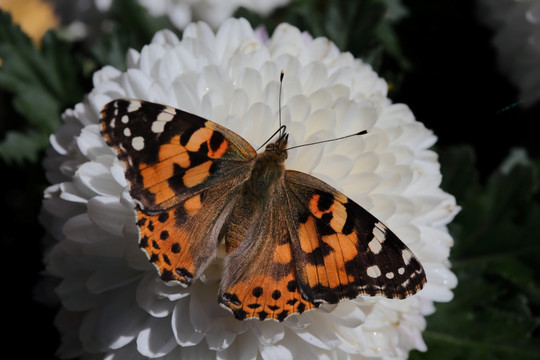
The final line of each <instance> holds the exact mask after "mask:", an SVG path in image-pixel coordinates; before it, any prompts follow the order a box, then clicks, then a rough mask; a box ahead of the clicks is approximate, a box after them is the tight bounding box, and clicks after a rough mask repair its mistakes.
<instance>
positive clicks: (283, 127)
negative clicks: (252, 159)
mask: <svg viewBox="0 0 540 360" xmlns="http://www.w3.org/2000/svg"><path fill="white" fill-rule="evenodd" d="M284 76H285V72H284V71H283V70H281V75H280V76H279V98H278V118H279V128H278V129H277V131H276V132H275V133H273V134H272V136H270V137H269V138H268V140H266V141H265V142H264V144H262V145H261V146H259V147H258V148H257V151H259V150H260V149H261V148H262V147H263V146H264V145H266V144H268V143H269V142H270V140H272V139H273V138H274V136H276V135H277V134H278V133H279V138H280V139H281V138H283V135H284V134H285V129H286V128H287V127H286V126H285V125H281V92H282V89H283V77H284Z"/></svg>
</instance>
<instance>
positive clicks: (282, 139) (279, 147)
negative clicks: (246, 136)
mask: <svg viewBox="0 0 540 360" xmlns="http://www.w3.org/2000/svg"><path fill="white" fill-rule="evenodd" d="M288 140H289V134H288V133H286V132H285V131H283V132H282V133H281V134H280V136H279V138H278V139H277V140H276V142H273V143H270V144H268V145H266V148H265V151H267V152H270V153H273V154H276V155H278V156H279V157H280V158H281V159H283V161H285V160H287V156H288V154H287V142H288Z"/></svg>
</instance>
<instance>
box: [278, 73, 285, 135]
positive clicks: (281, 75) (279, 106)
mask: <svg viewBox="0 0 540 360" xmlns="http://www.w3.org/2000/svg"><path fill="white" fill-rule="evenodd" d="M284 76H285V72H284V71H283V70H281V74H280V75H279V98H278V117H279V128H280V129H281V130H283V132H282V133H281V134H280V135H279V137H280V138H281V137H282V136H283V133H284V132H285V127H283V126H282V125H281V93H282V91H283V77H284Z"/></svg>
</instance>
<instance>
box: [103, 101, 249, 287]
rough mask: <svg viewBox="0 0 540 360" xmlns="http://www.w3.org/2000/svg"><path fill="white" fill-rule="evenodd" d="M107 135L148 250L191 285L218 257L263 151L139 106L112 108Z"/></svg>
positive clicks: (197, 121)
mask: <svg viewBox="0 0 540 360" xmlns="http://www.w3.org/2000/svg"><path fill="white" fill-rule="evenodd" d="M101 131H102V134H103V136H104V137H105V139H106V140H107V143H108V144H109V145H111V146H112V147H113V148H114V149H115V150H116V152H117V155H118V158H119V159H120V160H122V161H123V162H124V165H125V168H126V178H127V180H128V181H129V183H130V194H131V196H132V197H133V199H135V200H136V201H137V203H138V205H139V206H138V208H137V225H138V226H139V230H140V239H139V244H140V246H141V248H142V249H143V250H144V251H145V252H146V254H147V255H148V258H149V260H150V261H151V262H152V263H153V264H154V265H155V266H156V268H157V269H158V271H159V274H160V275H161V277H162V279H163V280H166V281H176V282H179V283H180V284H182V285H190V284H191V283H192V282H193V281H194V280H195V279H196V278H197V277H198V276H199V275H200V273H201V272H202V271H203V270H204V268H205V267H206V266H207V264H208V263H209V262H210V261H212V259H213V258H214V257H215V253H216V249H217V243H218V235H219V229H220V228H221V225H222V224H223V222H224V221H225V217H226V215H227V212H228V211H229V210H228V207H227V206H228V204H230V203H232V202H234V201H235V199H236V197H237V196H238V195H239V193H238V191H235V189H236V188H237V187H238V186H239V185H240V183H241V182H242V179H243V177H246V176H248V174H249V160H250V159H251V158H252V157H253V156H254V155H255V150H253V148H252V147H251V146H250V145H249V143H247V142H246V141H245V140H243V139H242V138H241V137H239V136H238V135H236V134H234V133H233V132H231V131H229V130H227V129H225V128H223V127H221V126H219V125H217V124H215V123H213V122H211V121H208V120H205V119H203V118H200V117H198V116H196V115H193V114H189V113H186V112H183V111H181V110H177V109H174V108H171V107H168V106H163V105H159V104H154V103H149V102H144V101H139V100H128V99H126V100H115V101H113V102H111V103H109V104H108V105H106V106H105V108H104V109H103V111H102V114H101Z"/></svg>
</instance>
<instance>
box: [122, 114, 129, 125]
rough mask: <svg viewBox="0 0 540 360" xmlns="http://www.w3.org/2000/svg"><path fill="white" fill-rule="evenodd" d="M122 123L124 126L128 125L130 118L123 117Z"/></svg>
mask: <svg viewBox="0 0 540 360" xmlns="http://www.w3.org/2000/svg"><path fill="white" fill-rule="evenodd" d="M120 121H122V124H127V123H128V122H129V117H128V116H127V115H124V116H122V119H120Z"/></svg>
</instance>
